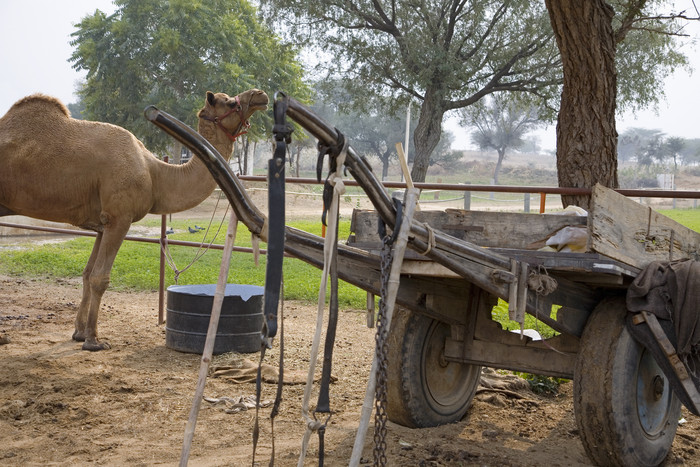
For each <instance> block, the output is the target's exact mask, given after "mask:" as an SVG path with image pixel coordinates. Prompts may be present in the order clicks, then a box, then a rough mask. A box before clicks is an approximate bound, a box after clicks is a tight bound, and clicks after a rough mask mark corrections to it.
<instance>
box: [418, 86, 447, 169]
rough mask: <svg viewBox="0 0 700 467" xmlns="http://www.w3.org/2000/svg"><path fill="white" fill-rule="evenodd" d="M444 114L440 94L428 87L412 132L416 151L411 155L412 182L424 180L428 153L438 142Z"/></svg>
mask: <svg viewBox="0 0 700 467" xmlns="http://www.w3.org/2000/svg"><path fill="white" fill-rule="evenodd" d="M444 114H445V110H444V108H443V102H442V95H441V94H440V93H439V92H438V91H436V90H434V89H428V90H427V91H426V93H425V99H424V100H423V105H422V106H421V110H420V117H419V118H418V125H417V126H416V129H415V132H414V134H413V143H414V145H415V150H416V152H415V155H414V156H413V168H412V169H411V178H412V179H413V181H414V182H424V181H425V176H426V174H427V173H428V166H429V165H430V155H431V154H432V153H433V150H434V149H435V147H436V146H437V145H438V143H439V142H440V136H441V133H442V117H443V115H444Z"/></svg>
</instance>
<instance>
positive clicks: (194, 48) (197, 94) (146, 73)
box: [71, 0, 309, 150]
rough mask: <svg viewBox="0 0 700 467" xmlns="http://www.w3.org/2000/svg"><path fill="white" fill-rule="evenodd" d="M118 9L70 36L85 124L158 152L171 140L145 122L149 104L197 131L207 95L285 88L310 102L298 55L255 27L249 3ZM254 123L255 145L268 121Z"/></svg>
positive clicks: (144, 4) (153, 2)
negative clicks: (112, 129) (108, 126)
mask: <svg viewBox="0 0 700 467" xmlns="http://www.w3.org/2000/svg"><path fill="white" fill-rule="evenodd" d="M116 4H117V7H118V8H117V11H116V12H115V13H114V14H112V15H110V16H106V15H105V14H104V13H102V12H101V11H99V10H97V11H96V12H95V13H94V14H93V15H91V16H86V17H85V18H83V19H82V21H81V22H80V23H78V24H77V30H76V31H75V32H74V33H73V34H72V37H73V41H72V42H71V45H73V46H74V47H75V50H74V52H73V55H72V57H71V61H72V62H73V67H74V68H75V69H76V70H85V71H87V81H86V82H85V83H84V85H83V86H82V88H81V89H80V92H79V94H80V96H81V98H82V100H83V103H84V105H85V112H84V115H85V117H86V118H89V119H91V120H102V121H107V122H110V123H114V124H117V125H119V126H122V127H124V128H127V129H128V130H130V131H132V132H133V133H134V134H135V135H136V136H137V137H138V138H139V139H141V140H143V141H144V142H145V143H146V144H147V146H149V147H151V148H153V149H158V150H163V149H164V148H165V147H167V146H168V145H169V144H171V142H172V140H171V139H170V138H169V137H168V136H167V135H166V134H165V133H163V132H161V131H158V130H157V129H156V128H155V127H153V126H152V125H150V124H148V122H147V121H146V120H145V119H144V118H143V109H144V108H145V107H146V106H147V105H150V104H154V105H156V106H158V107H160V108H162V109H163V110H167V111H168V112H169V113H171V114H173V115H174V116H176V117H177V118H179V119H181V120H182V121H184V122H185V123H187V124H189V125H190V126H196V125H195V123H196V112H197V111H198V110H199V109H200V108H201V107H202V104H203V102H204V95H205V92H206V91H214V92H217V91H222V92H226V93H228V94H230V95H234V94H238V93H239V92H242V91H245V90H246V89H249V88H253V87H257V88H260V89H263V90H266V91H268V93H270V92H274V91H276V90H279V89H284V90H286V91H288V92H290V93H293V94H294V96H295V97H296V98H297V99H300V100H302V101H303V100H305V99H306V98H308V96H309V90H308V88H307V87H306V86H305V85H304V83H303V82H302V75H303V69H302V67H301V65H300V63H299V62H298V60H297V58H296V51H295V50H294V49H293V48H290V47H289V46H287V45H285V44H283V43H282V41H281V39H280V38H279V37H277V36H275V35H274V34H273V33H272V32H271V31H270V30H269V29H268V28H267V27H266V26H264V25H263V24H262V23H261V22H260V20H259V17H258V12H257V10H256V9H255V8H254V7H253V6H251V5H250V3H249V2H248V1H247V0H210V1H206V2H202V1H182V0H178V1H175V0H146V1H144V0H118V1H117V2H116ZM256 120H257V121H256ZM252 123H253V126H252V128H251V133H250V135H251V137H253V138H254V139H259V138H261V137H262V135H264V134H266V132H264V130H263V128H265V127H267V128H270V126H271V119H270V117H269V116H266V115H264V114H262V113H260V112H258V113H257V114H256V115H255V116H254V117H253V122H252Z"/></svg>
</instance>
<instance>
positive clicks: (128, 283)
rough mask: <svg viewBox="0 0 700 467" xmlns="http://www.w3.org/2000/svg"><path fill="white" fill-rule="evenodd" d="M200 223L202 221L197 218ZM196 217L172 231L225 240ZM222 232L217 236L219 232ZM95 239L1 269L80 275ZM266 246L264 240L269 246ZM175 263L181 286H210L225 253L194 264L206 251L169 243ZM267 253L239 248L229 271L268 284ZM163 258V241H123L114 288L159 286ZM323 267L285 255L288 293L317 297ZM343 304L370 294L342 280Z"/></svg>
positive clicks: (49, 247)
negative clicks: (200, 228)
mask: <svg viewBox="0 0 700 467" xmlns="http://www.w3.org/2000/svg"><path fill="white" fill-rule="evenodd" d="M159 222H160V221H159V220H157V219H156V220H148V221H143V222H141V223H139V224H138V225H145V226H149V227H156V226H159V225H160V224H159ZM197 223H198V225H201V223H200V222H199V221H197ZM194 224H195V221H191V220H183V221H173V222H170V223H168V225H169V226H171V227H173V228H174V229H175V234H172V235H169V236H168V238H169V239H171V240H184V241H191V242H201V241H204V242H207V243H209V242H210V241H211V240H212V238H214V240H215V241H214V243H217V244H222V243H223V242H224V236H225V233H226V229H227V224H224V225H221V227H220V228H219V224H218V223H215V224H214V225H213V226H212V227H211V229H210V234H209V235H208V236H207V237H206V238H205V237H204V233H203V232H202V233H198V234H190V233H189V232H188V230H187V227H188V226H193V225H194ZM290 225H291V226H292V227H296V228H298V229H302V230H305V231H307V232H311V233H314V234H317V235H320V233H321V224H320V221H295V222H290ZM217 230H218V231H219V233H218V236H217V237H215V236H214V234H215V233H216V231H217ZM349 231H350V221H349V220H341V222H340V225H339V238H340V239H345V238H347V237H348V235H349ZM93 243H94V240H93V239H92V238H86V237H80V238H76V239H74V240H69V241H67V242H62V243H57V244H46V245H34V246H26V247H22V248H21V249H11V250H9V249H8V250H5V251H0V273H3V274H8V275H16V276H31V277H43V278H80V276H81V274H82V271H83V268H84V267H85V263H86V262H87V260H88V257H89V255H90V251H91V249H92V245H93ZM236 246H242V247H250V246H251V239H250V234H249V232H248V230H247V229H246V228H245V227H244V226H242V225H239V229H238V233H237V236H236ZM265 247H266V245H265V244H264V243H261V244H260V248H261V249H264V248H265ZM169 250H170V253H171V255H172V259H173V261H174V264H175V265H176V267H177V269H178V270H183V269H186V270H185V271H184V272H182V273H180V276H179V278H178V284H181V285H187V284H207V283H216V282H217V280H218V277H219V269H220V265H221V258H222V251H221V250H214V249H209V250H208V251H206V252H205V254H204V255H202V256H201V258H199V259H198V260H197V261H196V262H195V263H194V264H192V265H191V266H190V267H189V268H188V267H187V266H188V265H190V263H191V262H192V260H193V259H194V258H195V256H197V255H198V254H201V253H202V251H198V249H197V248H191V247H184V246H175V245H171V246H170V247H169ZM265 264H266V256H265V255H260V257H259V265H258V266H256V265H255V260H254V257H253V255H252V254H250V253H242V252H241V253H239V252H234V253H233V255H232V259H231V266H230V270H229V275H228V281H229V282H230V283H239V284H253V285H264V283H265ZM159 271H160V257H159V249H158V245H155V244H148V243H142V242H129V241H126V242H124V243H123V244H122V247H121V249H120V250H119V254H118V255H117V258H116V259H115V261H114V266H113V268H112V274H111V277H110V279H111V280H110V287H111V288H112V289H113V290H157V289H158V282H159ZM321 275H322V273H321V271H320V270H319V269H317V268H315V267H313V266H310V265H308V264H306V263H304V262H303V261H300V260H297V259H294V258H285V259H284V287H285V297H287V299H290V300H305V301H315V300H316V299H317V298H318V286H319V283H320V280H321ZM165 283H166V287H167V286H170V285H173V284H175V273H174V272H173V270H172V269H171V268H169V267H168V268H166V281H165ZM338 300H339V303H340V306H341V307H346V308H347V307H353V308H360V307H364V306H365V301H366V293H365V292H364V291H363V290H360V289H358V288H357V287H354V286H352V285H350V284H347V283H344V282H342V281H341V283H340V286H339V291H338Z"/></svg>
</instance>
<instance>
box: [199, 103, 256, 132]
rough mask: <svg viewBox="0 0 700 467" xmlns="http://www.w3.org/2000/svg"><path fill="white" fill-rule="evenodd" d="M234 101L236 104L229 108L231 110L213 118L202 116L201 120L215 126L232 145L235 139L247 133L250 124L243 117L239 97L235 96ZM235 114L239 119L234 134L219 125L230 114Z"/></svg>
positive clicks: (222, 125)
mask: <svg viewBox="0 0 700 467" xmlns="http://www.w3.org/2000/svg"><path fill="white" fill-rule="evenodd" d="M233 99H234V101H235V102H236V105H234V106H233V107H231V109H230V110H229V111H228V112H226V113H225V114H223V115H219V116H215V117H209V116H208V115H202V116H201V118H203V119H204V120H207V121H210V122H213V123H214V125H216V126H217V127H218V128H219V129H220V130H221V131H223V132H224V134H225V135H226V137H227V138H228V139H230V140H231V141H233V142H234V143H235V142H236V138H238V137H239V136H241V135H244V134H246V133H248V128H250V122H249V121H248V119H246V118H245V117H244V115H243V106H242V105H241V98H240V97H239V96H236V97H234V98H233ZM233 113H235V114H237V115H238V119H239V121H240V122H239V124H238V128H236V132H233V131H229V130H228V128H226V127H225V126H224V124H223V123H221V122H222V121H223V120H224V119H225V118H226V117H228V116H229V115H231V114H233Z"/></svg>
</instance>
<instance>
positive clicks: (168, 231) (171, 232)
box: [165, 227, 175, 235]
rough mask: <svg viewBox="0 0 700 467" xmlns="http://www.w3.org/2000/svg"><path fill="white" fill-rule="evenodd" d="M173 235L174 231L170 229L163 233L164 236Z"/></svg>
mask: <svg viewBox="0 0 700 467" xmlns="http://www.w3.org/2000/svg"><path fill="white" fill-rule="evenodd" d="M174 233H175V231H174V230H173V228H172V227H170V228H169V229H168V230H166V231H165V235H170V234H174Z"/></svg>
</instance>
